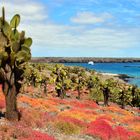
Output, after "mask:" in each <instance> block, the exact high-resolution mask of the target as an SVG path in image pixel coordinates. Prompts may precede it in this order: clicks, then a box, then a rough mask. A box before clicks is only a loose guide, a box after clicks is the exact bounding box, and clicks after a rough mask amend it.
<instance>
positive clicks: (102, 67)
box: [64, 62, 140, 87]
mask: <svg viewBox="0 0 140 140" xmlns="http://www.w3.org/2000/svg"><path fill="white" fill-rule="evenodd" d="M64 65H67V66H81V67H84V68H87V69H92V70H96V71H98V72H106V73H114V74H127V75H128V76H131V77H134V78H129V79H128V82H129V83H131V84H135V85H138V86H139V87H140V62H134V63H95V64H94V65H89V64H88V63H64Z"/></svg>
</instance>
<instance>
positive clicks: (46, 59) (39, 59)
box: [31, 57, 140, 63]
mask: <svg viewBox="0 0 140 140" xmlns="http://www.w3.org/2000/svg"><path fill="white" fill-rule="evenodd" d="M89 61H93V62H94V63H128V62H130V63H133V62H140V58H109V57H108V58H107V57H105V58H104V57H32V58H31V62H34V63H88V62H89Z"/></svg>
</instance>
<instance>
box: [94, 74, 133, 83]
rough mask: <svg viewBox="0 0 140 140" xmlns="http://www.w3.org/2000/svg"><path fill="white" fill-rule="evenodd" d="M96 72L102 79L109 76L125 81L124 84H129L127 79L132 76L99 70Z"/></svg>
mask: <svg viewBox="0 0 140 140" xmlns="http://www.w3.org/2000/svg"><path fill="white" fill-rule="evenodd" d="M96 74H98V75H100V77H101V78H102V79H103V80H106V79H109V78H113V79H115V80H117V81H119V82H121V83H125V84H129V83H128V81H129V79H130V78H134V77H131V76H128V75H126V74H113V73H100V72H96Z"/></svg>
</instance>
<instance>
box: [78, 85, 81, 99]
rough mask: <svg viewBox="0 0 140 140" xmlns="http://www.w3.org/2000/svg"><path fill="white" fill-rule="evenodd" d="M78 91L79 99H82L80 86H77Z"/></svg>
mask: <svg viewBox="0 0 140 140" xmlns="http://www.w3.org/2000/svg"><path fill="white" fill-rule="evenodd" d="M77 92H78V96H77V99H78V100H80V98H81V91H80V88H79V86H78V88H77Z"/></svg>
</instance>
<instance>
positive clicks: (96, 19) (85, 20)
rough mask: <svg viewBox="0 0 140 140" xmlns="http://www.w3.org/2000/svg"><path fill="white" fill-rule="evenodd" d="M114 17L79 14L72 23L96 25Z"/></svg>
mask: <svg viewBox="0 0 140 140" xmlns="http://www.w3.org/2000/svg"><path fill="white" fill-rule="evenodd" d="M111 18H112V15H111V14H109V13H102V14H100V15H96V14H94V13H92V12H79V13H77V15H76V16H75V17H73V18H71V21H72V22H74V23H78V24H95V23H103V22H105V21H106V20H108V19H111Z"/></svg>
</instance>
